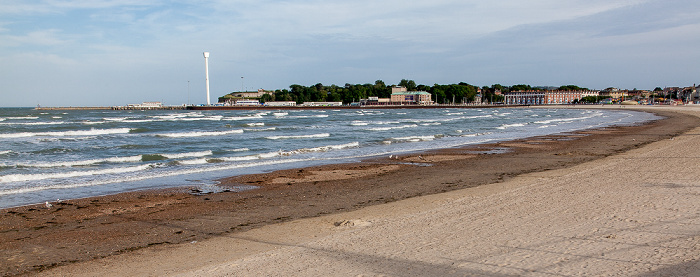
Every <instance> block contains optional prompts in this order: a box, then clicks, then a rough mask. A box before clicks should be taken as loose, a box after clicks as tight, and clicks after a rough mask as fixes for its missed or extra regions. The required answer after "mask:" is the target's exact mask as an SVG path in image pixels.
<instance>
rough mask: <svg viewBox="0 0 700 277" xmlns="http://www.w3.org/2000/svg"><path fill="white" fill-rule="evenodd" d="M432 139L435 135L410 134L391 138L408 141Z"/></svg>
mask: <svg viewBox="0 0 700 277" xmlns="http://www.w3.org/2000/svg"><path fill="white" fill-rule="evenodd" d="M434 139H435V136H411V137H400V138H393V140H398V141H408V142H418V141H431V140H434Z"/></svg>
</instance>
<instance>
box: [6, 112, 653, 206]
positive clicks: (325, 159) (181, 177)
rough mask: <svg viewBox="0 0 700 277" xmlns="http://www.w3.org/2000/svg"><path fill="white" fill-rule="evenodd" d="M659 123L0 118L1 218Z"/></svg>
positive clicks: (432, 115)
mask: <svg viewBox="0 0 700 277" xmlns="http://www.w3.org/2000/svg"><path fill="white" fill-rule="evenodd" d="M652 119H656V117H655V116H654V115H651V114H647V113H641V112H633V111H608V110H571V109H560V110H557V109H396V110H372V109H367V110H299V111H296V110H294V111H111V110H98V111H38V110H34V109H26V108H3V109H0V208H6V207H12V206H18V205H25V204H31V203H40V202H43V201H52V200H56V199H58V198H60V199H71V198H80V197H88V196H96V195H104V194H112V193H118V192H124V191H130V190H137V189H147V188H165V187H175V186H183V185H197V186H200V187H203V188H206V189H213V190H215V182H214V181H213V180H215V179H217V178H221V177H225V176H235V175H241V174H251V173H260V172H266V171H272V170H277V169H285V168H295V167H304V166H310V165H319V164H327V163H337V162H348V161H356V160H359V159H362V158H365V157H371V156H377V155H391V154H398V153H406V152H414V151H422V150H430V149H438V148H449V147H457V146H462V145H468V144H477V143H484V142H493V141H502V140H510V139H517V138H523V137H530V136H537V135H547V134H554V133H561V132H569V131H575V130H581V129H587V128H597V127H604V126H610V125H621V124H633V123H639V122H643V121H646V120H652Z"/></svg>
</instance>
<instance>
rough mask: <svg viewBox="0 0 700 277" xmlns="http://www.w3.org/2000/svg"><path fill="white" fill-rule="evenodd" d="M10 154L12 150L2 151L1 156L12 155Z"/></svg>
mask: <svg viewBox="0 0 700 277" xmlns="http://www.w3.org/2000/svg"><path fill="white" fill-rule="evenodd" d="M10 153H12V150H4V151H0V155H7V154H10Z"/></svg>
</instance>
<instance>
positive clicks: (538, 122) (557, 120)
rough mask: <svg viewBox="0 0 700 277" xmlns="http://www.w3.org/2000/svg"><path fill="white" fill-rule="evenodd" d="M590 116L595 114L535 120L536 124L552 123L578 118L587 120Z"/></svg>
mask: <svg viewBox="0 0 700 277" xmlns="http://www.w3.org/2000/svg"><path fill="white" fill-rule="evenodd" d="M590 118H593V116H583V117H573V118H557V119H549V120H540V121H535V124H550V123H554V122H572V121H576V120H586V119H590Z"/></svg>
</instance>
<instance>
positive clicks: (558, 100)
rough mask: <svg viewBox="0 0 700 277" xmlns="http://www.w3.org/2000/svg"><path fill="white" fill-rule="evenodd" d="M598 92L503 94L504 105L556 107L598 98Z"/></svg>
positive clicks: (550, 91)
mask: <svg viewBox="0 0 700 277" xmlns="http://www.w3.org/2000/svg"><path fill="white" fill-rule="evenodd" d="M598 95H600V92H599V91H590V90H584V91H576V90H546V91H535V90H529V91H511V92H506V93H503V96H504V98H505V100H504V102H505V104H506V105H557V104H571V103H574V102H575V101H578V100H581V98H584V97H586V96H598Z"/></svg>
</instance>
